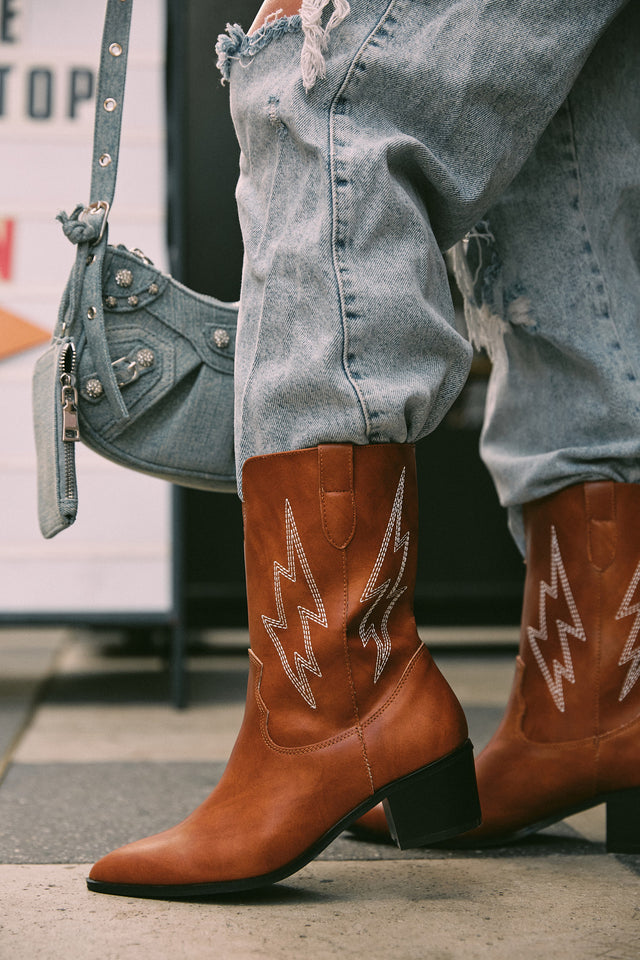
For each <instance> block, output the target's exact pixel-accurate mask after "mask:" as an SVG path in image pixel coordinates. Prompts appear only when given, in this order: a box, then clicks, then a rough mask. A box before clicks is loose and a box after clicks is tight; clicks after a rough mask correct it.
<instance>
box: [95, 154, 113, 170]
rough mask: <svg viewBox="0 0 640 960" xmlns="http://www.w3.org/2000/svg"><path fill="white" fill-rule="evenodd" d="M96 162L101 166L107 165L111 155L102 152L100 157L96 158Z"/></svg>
mask: <svg viewBox="0 0 640 960" xmlns="http://www.w3.org/2000/svg"><path fill="white" fill-rule="evenodd" d="M98 163H99V164H100V166H101V167H108V166H109V164H110V163H111V157H110V156H109V154H108V153H103V154H102V156H101V157H100V159H99V160H98Z"/></svg>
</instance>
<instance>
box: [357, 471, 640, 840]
mask: <svg viewBox="0 0 640 960" xmlns="http://www.w3.org/2000/svg"><path fill="white" fill-rule="evenodd" d="M525 528H526V533H527V579H526V584H525V594H524V608H523V617H522V631H521V646H520V656H519V657H518V660H517V666H516V676H515V680H514V684H513V688H512V691H511V697H510V700H509V704H508V706H507V710H506V713H505V715H504V717H503V719H502V722H501V724H500V727H499V728H498V730H497V732H496V733H495V734H494V736H493V737H492V739H491V741H490V742H489V744H488V745H487V747H486V748H485V749H484V750H483V751H482V753H481V754H480V756H479V757H478V760H477V763H476V771H477V777H478V789H479V793H480V804H481V808H482V826H481V827H479V828H478V829H477V830H473V831H472V832H470V833H469V834H467V835H465V836H464V837H459V838H458V839H457V840H456V841H454V843H453V844H452V845H454V846H468V847H473V846H476V847H479V846H488V845H495V844H500V843H503V842H506V841H511V840H516V839H518V838H520V837H523V836H526V835H527V834H529V833H533V832H534V831H536V830H539V829H541V828H542V827H545V826H548V825H549V824H551V823H555V822H556V821H558V820H561V819H563V818H564V817H566V816H568V815H570V814H572V813H576V812H578V811H579V810H584V809H586V808H588V807H592V806H595V805H596V804H599V803H602V802H605V801H606V804H607V849H608V850H609V851H612V852H616V853H637V852H640V683H639V682H638V679H639V678H640V636H639V633H640V486H639V485H637V484H628V483H614V482H611V481H605V482H596V483H583V484H580V485H578V486H573V487H569V488H567V489H565V490H562V491H561V492H560V493H557V494H555V495H553V496H550V497H545V498H544V499H542V500H538V501H536V502H535V503H531V504H528V505H527V506H526V507H525ZM384 828H385V823H384V812H383V811H382V809H381V808H377V809H376V810H372V811H370V813H368V814H367V815H366V816H365V817H363V818H362V819H361V820H360V821H359V823H358V824H357V825H356V830H357V832H359V833H361V834H363V835H364V834H365V833H366V834H367V835H368V836H369V837H373V838H378V839H383V838H384V836H385V829H384ZM387 836H388V833H387Z"/></svg>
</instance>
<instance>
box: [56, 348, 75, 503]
mask: <svg viewBox="0 0 640 960" xmlns="http://www.w3.org/2000/svg"><path fill="white" fill-rule="evenodd" d="M59 369H60V402H61V404H62V442H63V444H64V447H63V449H64V478H65V484H64V486H65V496H66V498H67V499H68V500H73V499H75V497H76V457H75V447H74V446H73V444H74V443H75V442H76V441H77V440H79V439H80V430H79V427H78V391H77V389H76V348H75V345H74V344H73V343H72V342H71V341H69V342H68V343H67V344H66V346H65V347H64V348H63V349H62V351H61V353H60V360H59Z"/></svg>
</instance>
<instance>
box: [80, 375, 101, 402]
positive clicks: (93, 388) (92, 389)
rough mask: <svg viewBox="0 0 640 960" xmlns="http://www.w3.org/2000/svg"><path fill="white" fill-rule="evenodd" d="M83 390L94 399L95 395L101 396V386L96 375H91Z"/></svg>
mask: <svg viewBox="0 0 640 960" xmlns="http://www.w3.org/2000/svg"><path fill="white" fill-rule="evenodd" d="M84 392H85V393H86V395H87V396H88V397H92V398H93V399H94V400H95V398H96V397H101V396H102V393H103V387H102V384H101V383H100V381H99V380H98V378H97V377H91V379H90V380H87V382H86V383H85V385H84Z"/></svg>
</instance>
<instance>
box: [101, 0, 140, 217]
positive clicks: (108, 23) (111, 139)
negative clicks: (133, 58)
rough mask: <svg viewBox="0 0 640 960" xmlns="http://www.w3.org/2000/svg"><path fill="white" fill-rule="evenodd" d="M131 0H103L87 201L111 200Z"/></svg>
mask: <svg viewBox="0 0 640 960" xmlns="http://www.w3.org/2000/svg"><path fill="white" fill-rule="evenodd" d="M132 8H133V0H107V10H106V14H105V20H104V30H103V33H102V46H101V50H100V69H99V72H98V90H97V94H96V112H95V122H94V130H93V157H92V161H91V191H90V203H91V204H100V203H104V204H107V207H106V208H103V209H104V210H105V221H106V218H107V216H108V213H109V210H110V208H111V205H112V203H113V197H114V194H115V189H116V175H117V172H118V155H119V152H120V130H121V126H122V108H123V105H124V88H125V80H126V74H127V57H128V53H129V31H130V27H131V11H132Z"/></svg>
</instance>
